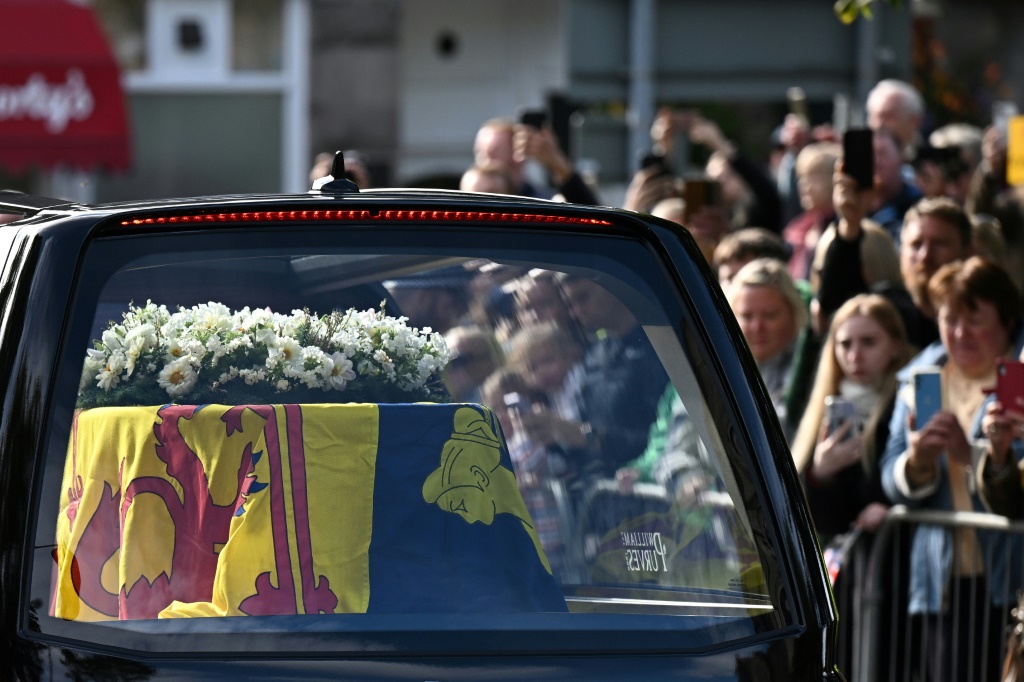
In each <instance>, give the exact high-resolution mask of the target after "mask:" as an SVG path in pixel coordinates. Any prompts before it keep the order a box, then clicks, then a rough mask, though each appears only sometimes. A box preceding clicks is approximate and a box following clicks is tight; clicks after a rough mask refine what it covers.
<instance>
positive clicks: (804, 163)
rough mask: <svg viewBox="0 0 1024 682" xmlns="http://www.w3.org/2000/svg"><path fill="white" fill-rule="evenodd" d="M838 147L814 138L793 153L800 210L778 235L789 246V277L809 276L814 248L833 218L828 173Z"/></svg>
mask: <svg viewBox="0 0 1024 682" xmlns="http://www.w3.org/2000/svg"><path fill="white" fill-rule="evenodd" d="M841 153H842V148H841V147H840V146H839V145H837V144H835V143H833V142H815V143H813V144H809V145H807V146H806V147H804V148H803V149H802V150H800V154H799V155H798V156H797V157H796V177H797V186H798V188H799V192H800V207H801V208H802V209H803V212H802V213H800V214H799V215H797V216H796V217H794V218H793V220H791V221H790V222H789V223H788V224H787V225H786V227H785V229H783V231H782V237H783V239H785V240H786V242H787V243H788V244H789V245H790V246H791V247H792V249H793V252H792V255H791V256H790V258H789V274H791V275H792V276H793V279H809V278H810V274H811V262H812V260H813V259H814V248H815V246H816V245H817V243H818V239H819V238H820V237H821V233H822V232H824V231H825V228H826V227H828V225H829V223H831V222H832V220H833V219H834V218H835V210H834V209H833V208H832V174H833V173H834V172H835V167H836V161H837V160H838V159H839V156H840V154H841Z"/></svg>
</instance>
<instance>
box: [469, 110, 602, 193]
mask: <svg viewBox="0 0 1024 682" xmlns="http://www.w3.org/2000/svg"><path fill="white" fill-rule="evenodd" d="M531 113H533V112H532V111H530V110H524V111H522V112H521V114H520V121H519V122H514V121H512V120H510V119H506V118H493V119H490V120H488V121H486V122H485V123H484V124H483V125H482V126H480V129H479V130H478V131H477V134H476V138H475V139H474V142H473V155H474V160H475V165H476V166H479V167H489V166H493V165H495V164H500V165H501V166H502V167H504V168H505V170H506V172H507V173H508V174H509V176H510V177H511V179H512V185H513V194H519V195H522V196H527V197H536V198H540V199H550V198H551V193H548V192H545V191H543V190H542V189H540V188H537V187H535V186H533V185H532V184H531V183H530V182H529V181H528V180H527V179H526V175H525V173H524V166H525V164H526V162H527V161H528V160H533V161H536V162H537V163H539V164H540V165H541V166H542V167H543V168H544V170H545V171H547V173H548V176H549V177H550V179H551V182H552V184H553V185H554V189H555V190H556V191H557V193H558V194H560V195H561V196H562V198H564V199H565V201H567V202H569V203H575V204H588V205H591V206H596V205H597V204H598V203H600V202H599V201H598V198H597V195H596V194H594V191H593V190H592V189H590V187H589V186H588V185H587V183H586V182H584V180H583V177H582V176H581V175H580V174H579V173H578V172H577V171H576V169H575V168H573V166H572V163H571V162H570V161H569V159H568V157H566V155H565V154H564V153H563V152H562V149H561V148H560V147H559V146H558V140H557V139H556V138H555V133H554V131H553V130H552V129H551V127H550V125H549V124H547V122H546V119H545V120H544V121H541V119H539V118H538V117H537V116H535V115H532V116H531V115H528V114H531Z"/></svg>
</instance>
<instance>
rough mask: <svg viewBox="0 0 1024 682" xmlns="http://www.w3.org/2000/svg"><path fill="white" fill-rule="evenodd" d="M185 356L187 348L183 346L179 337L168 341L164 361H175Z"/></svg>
mask: <svg viewBox="0 0 1024 682" xmlns="http://www.w3.org/2000/svg"><path fill="white" fill-rule="evenodd" d="M184 356H185V349H184V348H182V347H181V343H180V342H179V341H178V339H171V340H170V341H168V342H167V349H166V351H165V352H164V362H174V361H175V360H180V359H181V358H183V357H184Z"/></svg>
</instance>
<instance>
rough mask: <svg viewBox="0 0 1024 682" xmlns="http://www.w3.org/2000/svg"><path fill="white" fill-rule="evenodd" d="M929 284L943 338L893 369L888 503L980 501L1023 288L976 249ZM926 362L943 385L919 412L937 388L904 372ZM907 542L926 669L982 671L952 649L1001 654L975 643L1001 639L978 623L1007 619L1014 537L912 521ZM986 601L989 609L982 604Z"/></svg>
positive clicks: (960, 505)
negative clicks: (927, 409)
mask: <svg viewBox="0 0 1024 682" xmlns="http://www.w3.org/2000/svg"><path fill="white" fill-rule="evenodd" d="M928 294H929V298H930V300H931V302H932V304H933V305H935V307H936V310H937V313H938V315H937V317H938V322H939V335H940V343H936V344H933V345H932V346H929V347H928V348H926V349H925V350H924V351H922V352H921V353H920V354H919V355H918V356H917V357H916V358H915V359H914V360H912V361H911V362H910V364H909V365H908V366H907V367H906V368H905V369H904V370H903V371H902V372H901V373H900V375H899V376H900V379H901V382H902V387H901V389H900V392H899V393H898V397H897V400H896V407H895V409H894V411H893V417H892V420H891V422H890V425H889V431H890V434H889V440H888V443H887V444H886V449H885V454H884V455H883V457H882V485H883V487H884V489H885V492H886V494H887V495H888V497H889V498H890V500H892V502H893V503H894V504H903V505H906V506H908V507H916V508H924V509H935V510H942V511H985V507H984V505H983V503H982V500H981V498H980V496H979V495H978V492H977V486H976V485H974V481H975V478H976V471H975V469H976V466H977V463H978V462H979V460H980V459H981V458H982V456H983V455H984V452H985V449H986V447H987V444H988V440H987V439H986V438H985V432H984V431H983V425H984V424H985V417H986V416H987V415H988V411H987V408H986V405H985V403H986V400H987V395H988V391H989V390H990V389H991V388H992V386H994V385H995V384H996V376H997V374H996V372H997V366H998V363H999V360H1000V358H1007V357H1015V356H1016V355H1017V351H1018V350H1019V349H1018V348H1017V346H1018V345H1019V341H1018V340H1019V339H1020V331H1021V312H1020V311H1021V296H1020V294H1019V293H1018V291H1017V289H1016V287H1015V286H1014V284H1013V281H1012V279H1011V278H1010V276H1009V274H1008V273H1007V272H1006V271H1005V270H1004V269H1003V268H1001V267H1000V266H999V265H997V264H995V263H993V262H992V261H987V260H985V259H982V258H979V257H977V256H974V257H971V258H968V259H967V260H965V261H962V262H954V263H949V264H947V265H944V266H943V267H941V268H939V270H938V272H936V273H935V275H934V276H933V277H932V278H931V280H930V281H929V284H928ZM933 366H934V367H938V368H940V369H939V374H940V375H941V378H940V382H938V383H941V388H939V389H933V390H941V391H942V393H943V396H942V397H941V398H940V404H941V405H942V406H943V409H941V410H939V411H938V412H937V413H935V414H934V415H933V416H932V417H931V418H930V419H927V421H926V420H925V419H924V417H923V415H922V416H921V417H920V418H919V416H918V410H917V409H915V408H916V407H920V405H921V404H922V403H924V402H925V401H931V400H933V399H934V398H935V396H928V395H921V394H915V391H914V388H913V386H914V384H913V381H912V379H911V376H912V374H913V373H914V371H915V370H918V369H921V368H925V367H933ZM990 423H991V420H990ZM912 542H913V545H912V550H911V562H910V585H909V587H910V600H909V604H908V611H909V613H911V614H919V615H920V616H922V618H923V619H924V626H923V629H924V632H925V633H926V639H925V641H924V642H923V643H922V646H923V647H924V648H925V650H927V651H930V652H933V655H931V656H929V657H928V661H927V665H928V670H927V671H926V673H927V679H929V680H933V679H934V680H976V679H979V678H978V670H977V667H975V668H974V669H968V663H967V661H966V659H967V656H965V655H960V656H957V653H960V652H958V651H957V649H958V648H959V649H960V650H961V652H962V651H966V650H967V647H969V646H973V647H974V651H976V652H977V651H981V652H982V653H981V655H982V656H985V655H988V660H992V661H995V660H998V651H997V650H992V651H985V650H983V649H982V647H984V646H990V647H995V648H998V646H999V638H998V637H992V638H989V641H988V643H987V644H985V643H983V642H982V641H981V637H982V633H983V631H984V630H985V629H988V630H989V631H990V632H999V631H1000V628H1002V627H1003V625H1005V624H1004V623H1002V622H1000V613H1002V611H1001V609H1004V608H1005V609H1007V611H1008V609H1009V606H1010V605H1009V604H1008V603H1003V602H1004V601H1005V600H1006V599H1007V598H1008V596H1010V595H1008V594H1006V593H1004V591H1003V589H1002V585H1004V580H1009V579H1010V576H1014V577H1016V576H1019V575H1020V574H1021V573H1020V571H1021V565H1022V564H1021V554H1022V552H1021V546H1020V542H1019V540H1016V539H1014V540H1011V539H1010V537H1008V536H1006V535H1000V536H996V537H993V536H990V535H984V534H980V533H975V532H974V531H972V530H970V529H958V530H956V531H950V530H948V529H946V528H943V527H940V526H928V525H920V526H917V527H916V528H915V530H914V533H913V541H912ZM1011 594H1012V593H1011ZM951 600H956V604H952V603H951ZM985 604H987V605H989V606H991V609H990V610H988V611H983V610H979V607H978V605H985ZM972 605H974V606H972ZM982 608H984V607H982ZM982 613H988V614H990V616H991V619H992V620H991V622H989V623H987V624H986V623H984V622H982V621H984V617H983V616H981V615H980V614H982ZM954 614H961V615H962V614H976V615H977V618H976V619H975V620H976V622H973V623H971V624H970V627H969V628H965V626H966V624H965V623H964V622H956V621H955V616H954ZM958 629H959V633H960V635H959V636H958V637H957V636H954V633H956V632H957V631H958ZM965 637H976V641H973V642H971V641H968V640H967V639H965ZM954 662H956V666H957V667H955V668H954Z"/></svg>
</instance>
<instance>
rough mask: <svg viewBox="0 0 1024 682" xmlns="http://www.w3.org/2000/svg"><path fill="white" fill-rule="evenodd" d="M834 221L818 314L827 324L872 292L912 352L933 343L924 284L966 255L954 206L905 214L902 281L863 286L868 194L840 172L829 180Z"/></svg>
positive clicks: (926, 205)
mask: <svg viewBox="0 0 1024 682" xmlns="http://www.w3.org/2000/svg"><path fill="white" fill-rule="evenodd" d="M834 182H835V190H834V194H833V197H834V202H835V206H836V213H837V214H838V216H839V220H838V222H837V223H836V227H835V229H836V236H835V239H833V240H832V241H831V242H830V243H829V244H828V245H827V251H826V253H825V254H824V259H823V265H822V271H821V284H820V286H819V289H818V291H817V292H816V295H817V302H818V305H819V315H820V316H821V317H822V318H823V319H827V318H828V317H829V316H831V314H832V313H833V312H835V310H837V309H838V308H839V306H840V305H842V304H843V303H844V302H845V301H846V300H848V299H849V298H852V297H853V296H855V295H857V294H860V293H867V292H869V291H875V292H876V293H880V294H882V295H884V296H886V297H887V298H889V299H890V300H891V301H892V302H893V303H894V304H895V305H896V307H897V308H898V309H899V311H900V314H901V315H902V317H903V322H904V324H905V325H906V328H907V338H908V339H909V341H910V342H911V343H912V344H914V345H915V346H917V347H918V348H924V347H925V346H928V345H930V344H931V343H932V342H934V341H935V340H937V339H938V336H939V334H938V326H937V325H936V322H935V310H934V309H933V308H932V306H931V304H930V302H929V301H928V294H927V289H928V280H929V279H930V278H931V276H932V275H933V274H935V272H936V271H937V270H938V269H939V268H940V267H941V266H943V265H945V264H946V263H951V262H953V261H956V260H962V259H964V258H966V257H968V256H970V255H971V252H972V246H971V221H970V219H969V218H968V217H967V214H966V213H965V212H964V210H963V208H961V207H960V206H959V205H958V204H957V203H956V202H955V201H953V200H952V199H949V198H946V197H938V198H932V199H923V200H921V201H920V202H919V203H918V204H917V205H915V206H914V207H913V208H911V209H910V210H909V211H908V212H907V214H906V220H905V221H904V224H903V228H902V230H901V233H900V246H899V271H900V278H901V280H902V281H899V282H895V281H892V282H887V281H879V282H873V283H870V284H869V283H868V282H867V279H866V277H865V275H864V273H865V271H866V265H867V264H866V263H865V261H864V258H863V253H864V249H862V248H861V242H862V240H863V239H864V235H865V232H866V231H867V230H869V229H873V228H871V227H869V226H870V225H871V224H872V223H871V221H868V220H866V219H865V218H864V214H865V206H866V205H867V204H868V202H869V201H870V192H865V191H861V190H858V188H857V183H856V181H855V180H853V179H852V178H850V177H849V176H847V175H844V174H843V173H842V172H841V167H840V171H837V172H836V174H835V178H834Z"/></svg>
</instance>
